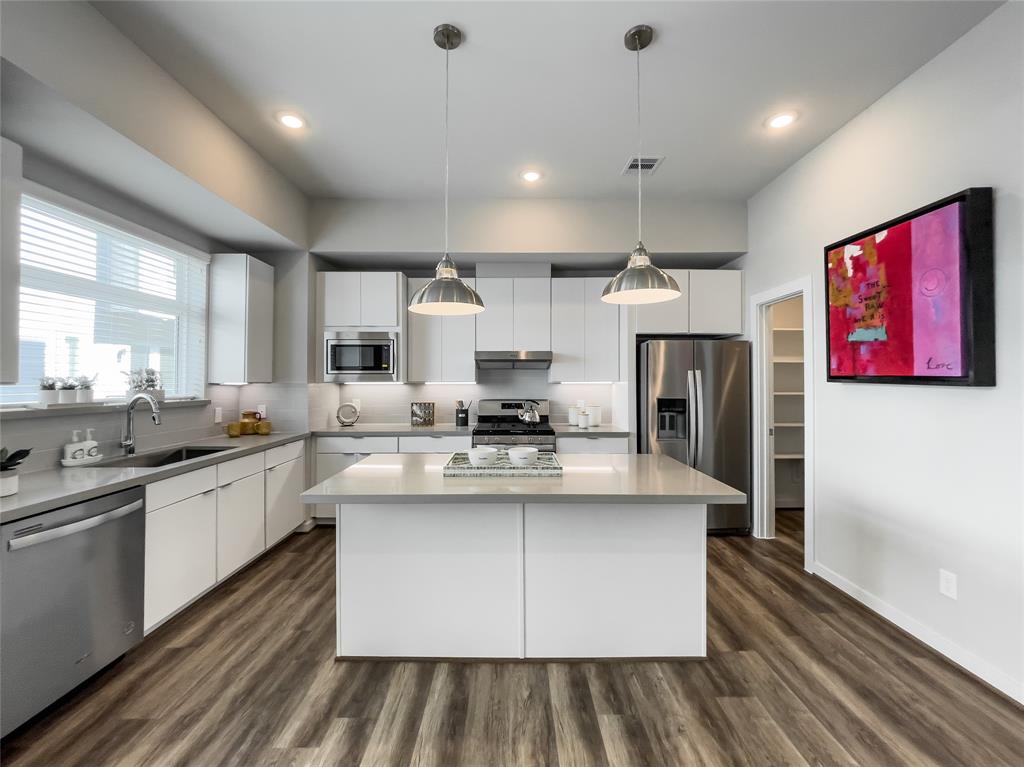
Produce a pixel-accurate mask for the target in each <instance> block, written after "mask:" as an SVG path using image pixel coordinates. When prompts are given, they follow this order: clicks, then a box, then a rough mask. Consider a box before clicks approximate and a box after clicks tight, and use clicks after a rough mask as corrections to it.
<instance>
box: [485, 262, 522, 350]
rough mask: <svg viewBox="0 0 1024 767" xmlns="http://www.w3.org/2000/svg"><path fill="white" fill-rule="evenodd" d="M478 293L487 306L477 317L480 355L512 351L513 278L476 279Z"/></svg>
mask: <svg viewBox="0 0 1024 767" xmlns="http://www.w3.org/2000/svg"><path fill="white" fill-rule="evenodd" d="M476 292H477V293H479V294H480V298H482V299H483V302H484V310H483V311H482V312H481V313H480V314H478V315H476V348H477V350H478V351H490V352H493V351H499V352H501V351H509V350H511V349H514V348H515V346H514V344H513V341H512V338H513V335H512V322H513V311H512V300H513V278H512V277H477V280H476Z"/></svg>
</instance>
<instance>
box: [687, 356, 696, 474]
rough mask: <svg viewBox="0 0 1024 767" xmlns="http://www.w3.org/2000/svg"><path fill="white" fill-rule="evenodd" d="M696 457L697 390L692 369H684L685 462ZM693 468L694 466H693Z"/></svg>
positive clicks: (692, 462) (691, 463) (691, 462)
mask: <svg viewBox="0 0 1024 767" xmlns="http://www.w3.org/2000/svg"><path fill="white" fill-rule="evenodd" d="M696 457H697V391H696V386H695V385H694V376H693V371H692V370H687V371H686V463H687V464H689V465H690V466H694V459H695V458H696ZM694 468H696V467H695V466H694Z"/></svg>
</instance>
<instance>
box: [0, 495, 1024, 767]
mask: <svg viewBox="0 0 1024 767" xmlns="http://www.w3.org/2000/svg"><path fill="white" fill-rule="evenodd" d="M779 516H780V520H779V535H780V537H779V538H778V539H777V540H774V541H757V540H754V539H751V538H712V539H710V540H709V552H708V560H709V561H708V601H709V611H710V612H709V626H708V636H709V644H710V646H709V657H708V659H707V660H696V661H682V662H629V663H618V662H615V663H612V662H607V663H578V664H565V663H551V664H545V663H465V664H463V663H392V662H348V663H340V662H335V660H334V657H333V652H334V612H333V605H332V601H333V594H334V584H333V550H334V543H333V533H332V532H331V531H330V530H326V529H318V530H315V531H313V532H312V533H309V534H307V535H295V536H292V537H291V538H290V539H289V540H288V541H287V542H285V543H284V544H283V545H282V546H280V547H279V548H278V549H276V550H275V551H273V552H271V553H270V554H269V555H268V556H266V557H264V558H263V559H262V560H260V561H259V562H257V563H255V564H254V565H253V566H252V567H250V568H249V569H248V570H247V571H245V572H244V573H242V574H241V575H240V576H239V577H237V578H235V579H233V580H232V581H230V582H229V583H228V584H225V587H223V588H221V589H219V590H218V591H216V592H214V593H213V594H211V595H210V596H209V597H208V598H206V599H205V600H203V601H202V602H201V603H199V604H197V605H195V606H194V607H193V608H191V609H190V610H188V611H187V612H186V613H184V614H182V615H181V616H179V617H177V618H176V619H175V620H173V621H171V622H170V623H168V624H167V625H166V626H164V627H162V628H161V629H160V630H159V631H157V632H156V633H155V634H154V635H152V636H151V637H149V638H148V639H147V640H146V641H145V642H144V643H143V645H142V646H141V647H139V648H138V649H136V650H135V651H133V652H132V653H130V654H129V655H128V656H127V657H126V658H125V659H124V660H123V661H121V662H120V663H118V664H117V665H115V666H114V667H112V668H110V669H108V670H107V671H105V672H104V673H102V674H101V675H99V676H98V677H97V678H95V679H94V680H92V681H91V682H90V683H88V684H87V685H85V686H84V687H83V688H81V689H79V690H78V691H76V692H75V693H73V694H72V695H71V696H69V697H68V698H66V699H64V700H63V701H62V702H61V703H59V704H58V705H57V706H55V707H53V708H52V709H51V710H50V711H48V712H47V713H45V714H44V715H42V716H41V717H39V718H37V719H36V720H35V721H34V722H32V723H30V724H29V725H27V726H25V727H23V728H22V729H21V730H19V731H18V732H16V733H14V734H13V735H12V737H10V738H8V739H7V741H6V742H5V743H4V744H3V754H2V756H3V762H4V765H6V766H7V767H28V766H29V765H46V766H47V767H54V766H55V765H59V766H61V767H64V766H68V767H70V766H73V765H89V766H90V767H97V766H99V765H127V766H129V767H138V766H140V765H187V766H188V767H207V766H213V765H246V766H247V767H248V766H253V767H260V766H264V765H266V766H270V765H343V766H347V765H353V766H355V765H366V766H369V765H374V766H384V765H388V766H390V765H415V766H416V767H428V766H429V765H436V766H437V767H455V766H457V765H471V766H472V767H497V766H499V765H500V766H501V767H505V766H506V765H527V766H529V767H533V766H534V765H561V767H568V766H569V765H573V766H575V765H608V766H610V767H615V766H617V765H644V766H653V765H664V766H665V767H673V766H674V765H730V766H731V765H758V766H761V765H790V764H793V765H871V766H872V767H873V766H875V765H886V766H888V765H941V767H950V766H951V765H977V766H978V767H996V766H997V765H1016V767H1020V765H1021V764H1022V755H1024V712H1022V709H1021V708H1020V707H1018V706H1016V705H1014V704H1013V703H1012V702H1010V701H1008V700H1006V699H1004V698H1001V697H1000V696H998V695H996V694H995V693H993V692H991V691H990V690H988V689H987V688H985V687H984V686H983V685H981V684H979V683H978V682H976V681H974V680H973V679H971V678H970V677H968V676H967V675H966V674H964V673H962V672H961V671H959V670H958V669H957V668H955V667H954V666H952V665H951V664H949V663H947V662H946V661H944V660H943V659H942V658H941V657H939V656H937V655H935V654H934V653H932V652H931V651H929V650H928V649H927V648H925V647H923V646H922V645H920V644H918V643H916V642H915V641H913V640H911V639H909V638H908V637H907V636H906V635H905V634H903V633H902V632H900V631H899V630H897V629H896V628H894V627H893V626H891V625H889V624H888V623H886V622H884V621H882V620H881V619H879V618H878V617H876V616H875V615H873V614H872V613H870V612H869V611H868V610H866V609H864V608H862V607H861V606H859V605H858V604H857V603H855V602H853V601H852V600H850V599H848V598H847V597H846V596H845V595H843V594H841V593H839V592H838V591H836V590H835V589H833V588H832V587H830V586H828V585H827V584H825V583H824V582H823V581H820V580H818V579H816V578H813V577H810V576H808V575H806V574H804V573H803V572H802V571H801V569H800V563H801V561H802V544H801V541H800V535H801V529H802V525H801V521H800V517H799V514H792V513H788V512H787V513H785V514H780V515H779Z"/></svg>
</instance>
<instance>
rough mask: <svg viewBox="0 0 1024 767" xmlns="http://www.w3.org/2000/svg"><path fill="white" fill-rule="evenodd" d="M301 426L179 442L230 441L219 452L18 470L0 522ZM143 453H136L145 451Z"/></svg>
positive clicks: (1, 502) (276, 441) (191, 465)
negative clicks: (152, 461)
mask: <svg viewBox="0 0 1024 767" xmlns="http://www.w3.org/2000/svg"><path fill="white" fill-rule="evenodd" d="M306 436H307V434H306V433H305V432H275V433H273V434H270V435H268V436H265V437H260V436H248V437H239V438H237V439H232V438H230V437H226V436H218V437H208V438H206V439H199V440H194V441H191V442H186V443H182V444H185V445H202V446H204V447H221V446H224V447H229V448H231V449H230V450H224V451H222V452H219V453H212V454H210V455H204V456H202V457H200V458H193V459H191V460H188V461H181V462H179V463H175V464H171V465H170V466H160V467H157V468H142V467H131V466H98V465H97V466H81V467H75V468H72V469H53V470H50V471H37V472H34V473H31V474H22V475H21V476H20V478H19V480H18V492H17V493H16V494H15V495H9V496H7V497H6V498H0V524H6V523H8V522H14V521H16V520H19V519H24V518H25V517H31V516H33V515H34V514H41V513H42V512H45V511H50V510H51V509H56V508H59V507H61V506H68V505H70V504H73V503H79V502H80V501H85V500H88V499H89V498H97V497H99V496H101V495H107V494H108V493H114V492H117V491H118V490H124V489H126V488H129V487H138V486H139V485H147V484H149V483H150V482H156V481H158V480H161V479H167V478H168V477H173V476H176V475H178V474H184V473H186V472H189V471H195V470H196V469H201V468H203V467H205V466H212V465H214V464H217V463H222V462H224V461H230V460H232V459H233V458H241V457H242V456H245V455H250V454H251V453H258V452H261V451H263V450H267V449H269V448H272V447H277V446H278V445H284V444H287V443H289V442H295V441H296V440H299V439H305V438H306ZM174 447H180V445H164V446H163V447H160V448H157V449H154V450H147V451H145V452H146V453H151V452H152V453H160V452H164V451H166V450H171V449H173V448H174ZM143 454H144V453H139V455H143Z"/></svg>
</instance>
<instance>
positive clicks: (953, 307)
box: [827, 202, 965, 378]
mask: <svg viewBox="0 0 1024 767" xmlns="http://www.w3.org/2000/svg"><path fill="white" fill-rule="evenodd" d="M961 205H962V204H961V203H959V202H954V203H951V204H949V205H946V206H944V207H941V208H938V209H936V210H933V211H930V212H928V213H924V214H922V215H920V216H917V217H915V218H913V219H910V220H909V221H904V222H902V223H900V224H896V225H895V226H892V227H890V228H888V229H884V230H881V231H877V232H874V233H873V234H871V235H868V236H866V237H864V238H862V239H859V240H855V241H853V242H850V243H847V244H845V245H842V246H840V247H836V248H834V249H832V250H829V251H828V253H827V269H828V302H829V308H828V311H829V372H830V375H831V376H832V377H835V378H841V377H858V376H859V377H865V376H866V377H874V376H895V377H904V376H924V377H928V376H935V377H954V376H961V375H963V374H964V370H965V360H964V342H963V307H962V306H961V294H962V290H961V246H960V217H961Z"/></svg>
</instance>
